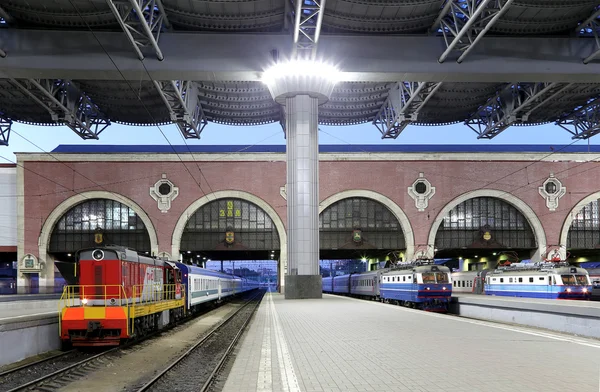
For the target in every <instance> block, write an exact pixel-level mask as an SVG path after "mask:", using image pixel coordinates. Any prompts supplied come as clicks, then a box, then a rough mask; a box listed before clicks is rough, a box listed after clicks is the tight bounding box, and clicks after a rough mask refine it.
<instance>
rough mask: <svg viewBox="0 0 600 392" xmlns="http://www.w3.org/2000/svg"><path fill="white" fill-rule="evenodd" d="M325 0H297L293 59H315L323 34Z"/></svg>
mask: <svg viewBox="0 0 600 392" xmlns="http://www.w3.org/2000/svg"><path fill="white" fill-rule="evenodd" d="M323 12H325V0H296V4H295V9H294V46H293V49H292V58H293V59H310V60H314V58H315V56H316V55H317V45H318V43H319V35H320V34H321V25H322V22H323Z"/></svg>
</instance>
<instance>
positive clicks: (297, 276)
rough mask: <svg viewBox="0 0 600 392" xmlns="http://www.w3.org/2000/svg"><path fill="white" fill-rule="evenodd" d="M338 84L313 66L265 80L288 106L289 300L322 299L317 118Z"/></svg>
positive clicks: (279, 69) (276, 72) (276, 71)
mask: <svg viewBox="0 0 600 392" xmlns="http://www.w3.org/2000/svg"><path fill="white" fill-rule="evenodd" d="M336 81H337V80H336V70H335V69H328V67H327V66H326V65H321V64H315V63H310V62H301V63H296V64H278V65H276V66H275V67H274V68H273V69H272V70H270V72H269V71H268V72H267V73H266V74H265V78H264V79H263V82H264V83H265V84H267V86H268V88H269V91H270V93H271V96H272V97H273V98H274V99H275V101H276V102H278V103H280V104H282V105H285V128H286V141H287V184H286V187H287V215H288V216H287V233H288V235H287V274H286V276H285V298H288V299H298V298H321V297H322V292H321V289H322V281H321V275H320V274H319V140H318V132H319V122H318V120H319V119H318V115H319V105H322V104H323V103H325V102H327V100H328V99H329V97H330V96H331V93H332V92H333V87H334V86H335V83H336Z"/></svg>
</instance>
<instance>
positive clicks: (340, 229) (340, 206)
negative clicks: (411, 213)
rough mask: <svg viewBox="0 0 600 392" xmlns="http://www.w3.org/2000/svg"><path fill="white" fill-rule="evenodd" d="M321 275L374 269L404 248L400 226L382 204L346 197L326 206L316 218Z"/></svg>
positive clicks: (360, 198)
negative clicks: (317, 218)
mask: <svg viewBox="0 0 600 392" xmlns="http://www.w3.org/2000/svg"><path fill="white" fill-rule="evenodd" d="M319 246H320V259H321V273H322V274H323V276H325V277H326V276H329V275H330V274H331V275H336V274H342V273H351V272H362V271H366V270H372V269H375V268H377V267H376V266H374V265H377V264H379V263H385V262H386V260H388V259H389V258H390V255H391V256H392V257H395V258H397V257H398V255H399V254H400V255H401V256H400V257H403V256H404V251H405V250H406V248H407V245H406V240H405V237H404V232H403V229H402V225H401V223H400V221H399V220H398V218H397V217H396V215H395V214H394V213H393V212H392V211H391V210H390V209H389V208H388V207H387V206H386V205H384V204H383V203H381V202H379V201H377V200H373V199H371V198H368V197H360V196H355V197H348V198H343V199H341V200H338V201H335V202H333V203H332V204H330V205H328V206H327V207H326V208H324V209H323V211H322V212H321V213H320V215H319Z"/></svg>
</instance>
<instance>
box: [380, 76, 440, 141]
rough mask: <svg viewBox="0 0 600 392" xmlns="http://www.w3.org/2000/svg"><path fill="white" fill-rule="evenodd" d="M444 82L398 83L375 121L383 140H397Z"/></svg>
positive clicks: (391, 90) (393, 87) (415, 119)
mask: <svg viewBox="0 0 600 392" xmlns="http://www.w3.org/2000/svg"><path fill="white" fill-rule="evenodd" d="M441 85H442V82H398V83H396V84H394V85H393V86H392V88H391V89H390V92H389V94H388V97H387V99H386V100H385V102H384V103H383V105H382V106H381V109H380V110H379V113H377V115H376V116H375V119H374V120H373V125H375V127H377V129H378V130H379V132H381V135H382V136H381V138H382V139H396V138H397V137H398V136H399V135H400V133H402V131H403V130H404V129H405V128H406V127H407V126H408V125H410V124H411V123H413V122H415V121H417V119H418V117H419V111H420V110H421V109H422V108H423V107H424V106H425V105H426V104H427V101H429V99H430V98H431V97H432V96H433V95H434V94H435V92H436V91H437V90H438V89H439V88H440V86H441Z"/></svg>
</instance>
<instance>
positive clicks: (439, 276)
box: [435, 272, 450, 283]
mask: <svg viewBox="0 0 600 392" xmlns="http://www.w3.org/2000/svg"><path fill="white" fill-rule="evenodd" d="M435 279H436V281H437V282H438V283H449V282H450V279H448V274H446V273H444V272H437V273H436V274H435Z"/></svg>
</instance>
